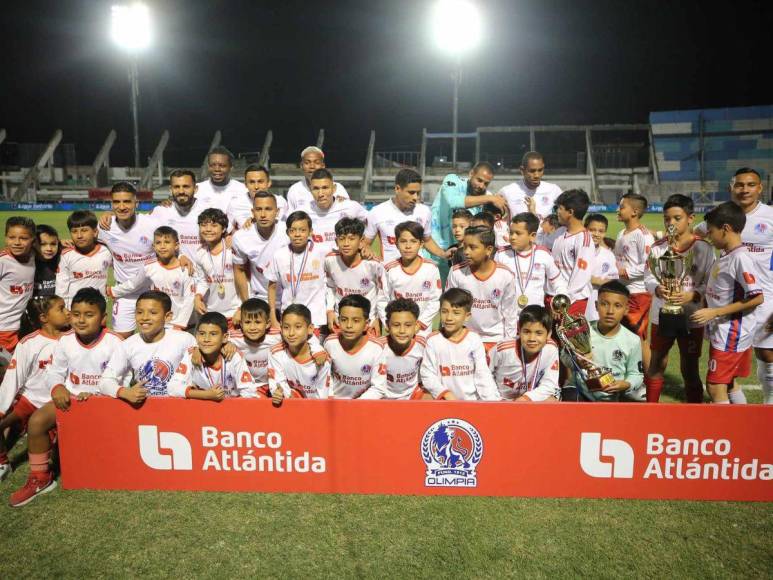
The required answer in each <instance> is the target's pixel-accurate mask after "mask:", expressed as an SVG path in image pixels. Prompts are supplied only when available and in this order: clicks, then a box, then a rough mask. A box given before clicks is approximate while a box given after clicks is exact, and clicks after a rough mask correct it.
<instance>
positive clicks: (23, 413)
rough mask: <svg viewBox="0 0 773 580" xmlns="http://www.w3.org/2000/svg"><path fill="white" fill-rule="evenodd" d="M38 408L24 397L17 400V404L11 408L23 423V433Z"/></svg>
mask: <svg viewBox="0 0 773 580" xmlns="http://www.w3.org/2000/svg"><path fill="white" fill-rule="evenodd" d="M37 410H38V408H37V407H36V406H35V405H33V404H32V403H30V402H29V399H27V397H25V396H24V395H22V396H21V397H19V398H18V399H16V402H14V404H13V407H11V412H12V413H13V414H14V415H16V416H17V417H18V418H19V420H20V421H21V428H22V431H26V430H27V422H28V421H29V420H30V417H32V413H34V412H35V411H37Z"/></svg>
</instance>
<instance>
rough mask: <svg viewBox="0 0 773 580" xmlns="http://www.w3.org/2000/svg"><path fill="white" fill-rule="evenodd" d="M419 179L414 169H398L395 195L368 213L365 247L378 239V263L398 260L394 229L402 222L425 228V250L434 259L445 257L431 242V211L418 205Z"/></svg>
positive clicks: (420, 180) (435, 244) (419, 194)
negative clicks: (379, 259)
mask: <svg viewBox="0 0 773 580" xmlns="http://www.w3.org/2000/svg"><path fill="white" fill-rule="evenodd" d="M421 185H422V179H421V175H420V174H419V173H418V172H417V171H414V170H413V169H401V170H400V171H398V172H397V175H396V176H395V194H394V195H393V196H392V197H391V198H390V199H388V200H387V201H385V202H382V203H380V204H378V205H377V206H375V207H374V208H373V209H371V210H370V211H369V212H368V220H367V221H368V227H367V228H366V229H365V241H364V247H365V248H370V245H371V242H373V240H375V239H376V238H378V239H379V245H380V246H381V259H382V260H383V262H384V263H385V264H386V263H388V262H391V261H392V260H396V259H398V258H399V257H400V252H399V251H398V249H397V237H396V236H395V226H396V225H397V224H401V223H403V222H416V223H418V224H421V227H423V228H424V236H425V237H424V248H425V249H426V250H427V251H428V252H429V253H431V254H432V255H433V256H438V257H439V258H445V257H446V253H447V252H446V251H444V250H443V249H442V248H441V247H440V246H438V244H437V243H436V242H435V240H433V239H432V235H431V231H432V210H431V209H430V207H429V206H428V205H424V204H423V203H421V201H420V200H421Z"/></svg>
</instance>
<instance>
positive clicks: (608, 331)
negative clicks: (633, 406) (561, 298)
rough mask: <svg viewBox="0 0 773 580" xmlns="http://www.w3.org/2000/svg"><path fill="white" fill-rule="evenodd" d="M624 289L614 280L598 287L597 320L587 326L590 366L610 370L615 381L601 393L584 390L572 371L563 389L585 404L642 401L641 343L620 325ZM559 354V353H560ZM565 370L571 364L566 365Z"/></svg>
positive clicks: (624, 308) (625, 298)
mask: <svg viewBox="0 0 773 580" xmlns="http://www.w3.org/2000/svg"><path fill="white" fill-rule="evenodd" d="M629 294H630V293H629V292H628V289H627V288H626V287H625V286H623V284H621V283H620V282H619V281H617V280H611V281H609V282H607V283H606V284H604V285H602V286H601V288H599V295H598V300H597V302H596V304H597V308H598V313H599V320H598V321H596V322H591V323H590V328H591V331H590V334H591V336H590V341H591V347H592V349H593V353H592V355H591V357H589V358H592V359H593V362H594V364H596V365H598V366H602V367H607V368H610V369H612V374H613V375H614V377H615V382H614V383H612V384H611V385H607V386H606V387H604V388H603V389H602V390H597V391H591V390H589V389H588V387H587V385H586V384H585V381H584V380H583V378H582V377H581V376H580V373H578V372H576V371H575V372H574V373H573V376H572V378H571V379H570V381H569V383H568V384H567V386H574V387H576V388H577V390H578V391H579V392H580V394H581V395H582V396H583V397H584V398H585V399H587V400H589V401H644V400H645V388H644V372H643V367H642V360H641V341H640V340H639V337H638V336H637V335H635V334H634V333H633V332H631V331H630V330H628V329H627V328H625V327H624V326H623V325H622V324H621V322H622V320H623V318H624V317H625V315H626V313H627V312H628V298H629ZM562 354H563V353H562ZM568 366H569V368H572V366H573V365H571V364H569V365H568Z"/></svg>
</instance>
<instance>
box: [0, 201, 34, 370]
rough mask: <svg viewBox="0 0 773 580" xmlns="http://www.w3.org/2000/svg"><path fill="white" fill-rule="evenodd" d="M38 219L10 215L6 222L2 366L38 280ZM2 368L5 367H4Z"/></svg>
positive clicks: (1, 262) (0, 273) (0, 283)
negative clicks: (36, 224)
mask: <svg viewBox="0 0 773 580" xmlns="http://www.w3.org/2000/svg"><path fill="white" fill-rule="evenodd" d="M34 244H35V222H33V221H32V220H31V219H29V218H25V217H18V216H14V217H10V218H8V220H7V221H6V222H5V249H4V250H3V251H2V252H0V367H1V368H2V369H4V368H5V365H7V364H8V362H10V360H11V355H12V354H13V349H14V348H16V343H18V342H19V335H18V333H19V326H20V325H21V319H22V316H23V315H24V310H25V309H26V308H27V302H29V299H30V298H31V297H32V289H33V285H34V281H35V252H34ZM0 370H1V369H0Z"/></svg>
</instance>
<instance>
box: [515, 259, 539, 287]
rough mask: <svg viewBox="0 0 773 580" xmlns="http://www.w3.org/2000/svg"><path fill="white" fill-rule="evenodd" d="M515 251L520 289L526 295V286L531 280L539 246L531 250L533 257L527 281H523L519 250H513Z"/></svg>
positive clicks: (530, 261) (517, 279)
mask: <svg viewBox="0 0 773 580" xmlns="http://www.w3.org/2000/svg"><path fill="white" fill-rule="evenodd" d="M513 252H514V253H515V272H516V274H517V276H516V281H517V282H518V289H519V290H520V291H521V294H522V295H523V296H525V295H526V287H527V286H528V285H529V280H531V273H532V270H534V261H535V258H536V257H537V256H536V253H537V248H532V250H531V258H530V259H529V270H528V272H526V282H523V279H522V277H521V266H520V263H519V262H520V260H519V259H518V252H516V251H515V250H513Z"/></svg>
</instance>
